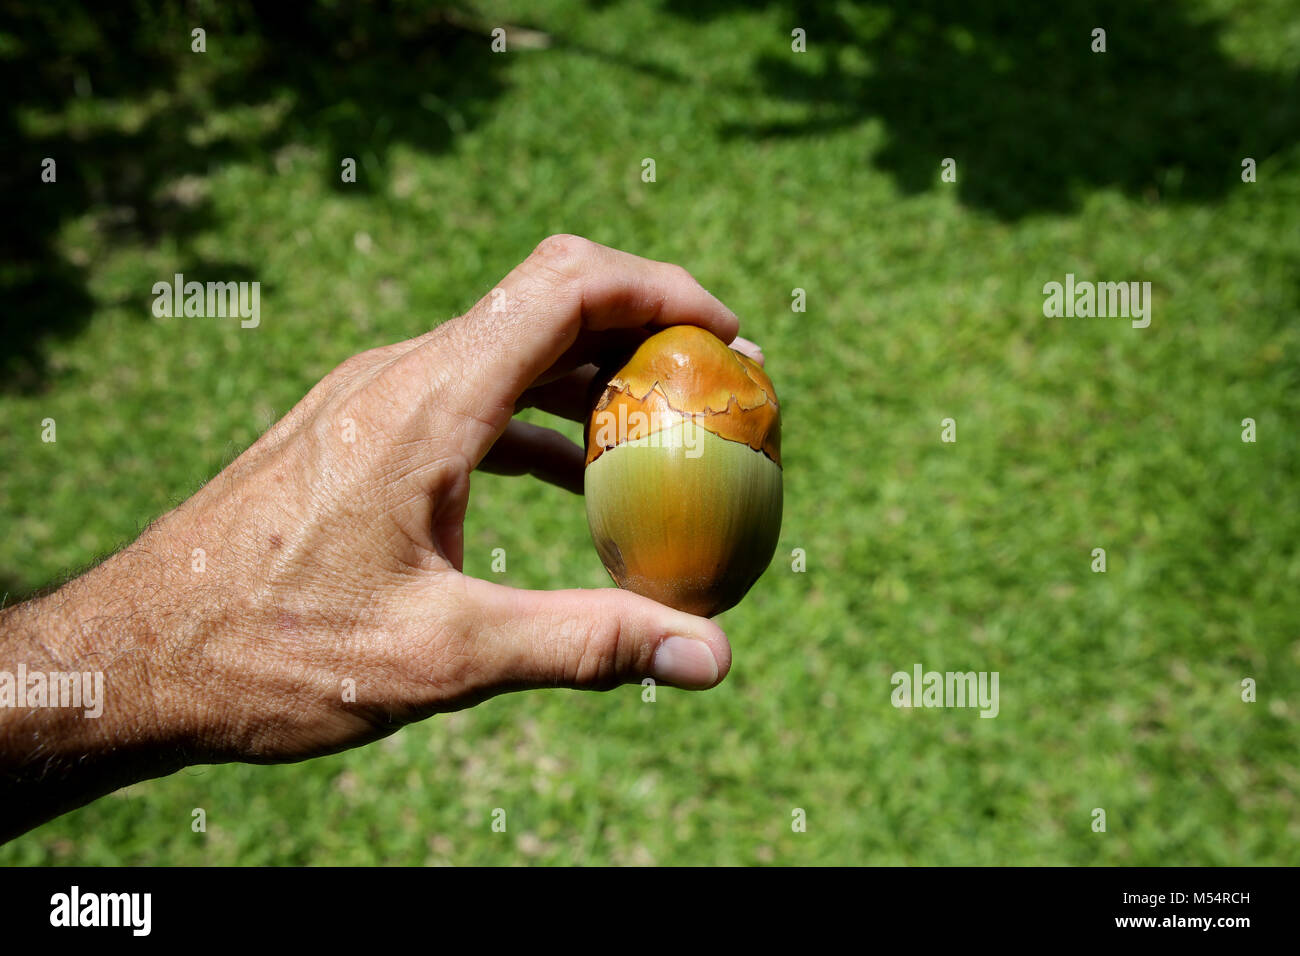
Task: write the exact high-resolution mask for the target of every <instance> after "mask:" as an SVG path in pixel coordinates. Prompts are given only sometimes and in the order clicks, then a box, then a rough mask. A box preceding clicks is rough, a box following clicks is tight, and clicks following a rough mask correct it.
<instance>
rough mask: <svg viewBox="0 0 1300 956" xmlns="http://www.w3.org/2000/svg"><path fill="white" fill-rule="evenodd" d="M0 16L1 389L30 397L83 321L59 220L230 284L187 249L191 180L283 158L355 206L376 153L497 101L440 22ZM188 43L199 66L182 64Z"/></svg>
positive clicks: (162, 7)
mask: <svg viewBox="0 0 1300 956" xmlns="http://www.w3.org/2000/svg"><path fill="white" fill-rule="evenodd" d="M2 7H3V11H4V16H3V18H0V23H2V24H3V26H0V41H3V42H2V43H0V83H2V84H3V86H2V87H0V88H3V89H5V90H8V91H10V95H9V97H8V98H7V105H6V106H5V107H4V108H3V110H2V111H0V140H2V141H3V142H4V143H5V152H6V162H5V163H4V164H3V169H2V170H0V217H2V218H3V221H4V222H5V224H6V228H5V229H4V230H2V231H0V257H2V258H0V262H2V263H3V264H2V265H0V300H2V301H3V308H2V309H0V336H3V343H4V345H3V353H0V390H3V391H10V392H21V393H34V392H39V391H41V390H42V389H44V388H45V387H46V386H47V384H48V377H49V369H48V365H47V362H46V360H45V356H46V352H47V346H48V344H49V342H50V341H51V340H52V339H58V338H63V337H67V336H71V335H74V334H75V333H77V332H78V331H79V330H80V329H82V328H83V327H84V325H85V323H86V322H87V321H88V320H89V318H90V315H91V314H92V311H93V309H94V307H95V305H96V303H95V302H94V301H93V296H92V295H91V293H90V291H89V290H88V289H87V285H86V281H87V267H88V263H86V262H85V261H82V260H84V255H83V256H80V257H79V256H77V255H75V254H69V253H68V252H67V250H66V249H65V248H63V246H62V244H61V232H62V231H63V230H64V229H65V227H66V226H67V225H68V224H69V223H70V222H71V221H73V220H77V219H79V218H81V217H83V216H86V214H87V213H89V214H91V221H92V224H93V229H94V231H95V232H96V233H97V234H98V236H99V238H100V239H101V240H102V242H103V244H104V245H105V246H117V245H123V244H150V245H152V244H156V243H158V242H160V241H161V240H162V239H164V237H165V238H167V239H168V240H170V241H173V242H175V243H176V245H177V246H178V248H179V249H180V253H181V254H180V260H181V261H183V262H185V263H186V267H187V268H186V271H187V272H189V271H191V270H192V271H193V273H194V275H193V276H192V277H193V278H195V279H199V280H200V281H203V280H208V279H216V280H223V281H224V280H231V279H236V278H242V276H235V275H232V274H227V273H229V272H230V268H231V264H230V263H229V262H225V263H208V262H205V260H204V258H203V257H202V256H200V255H198V254H197V253H196V252H194V251H193V250H192V249H190V240H191V238H192V237H194V236H195V235H196V234H198V233H200V232H202V231H203V230H205V229H206V228H207V227H209V226H210V225H211V224H212V215H211V207H210V202H209V200H208V198H207V196H206V192H205V190H204V189H203V188H202V180H203V179H204V178H205V177H207V176H208V175H210V174H211V173H213V172H214V171H216V170H217V169H219V168H220V167H221V166H223V165H225V164H228V163H231V162H236V161H240V162H253V163H256V162H270V161H271V159H272V157H273V156H274V155H275V152H276V150H278V149H280V148H282V147H284V146H287V145H290V144H303V145H305V146H308V147H313V148H316V149H318V150H319V151H320V152H322V153H323V155H324V156H325V157H326V162H325V168H323V169H322V171H321V175H323V176H325V177H326V179H327V181H328V182H329V183H330V184H331V185H332V186H333V187H334V188H337V189H341V190H356V191H358V192H365V191H367V190H370V189H372V188H374V184H375V182H376V181H377V180H381V179H382V172H383V168H384V165H385V163H386V161H387V157H388V153H389V151H390V150H391V149H392V148H393V146H394V145H397V144H399V143H400V144H406V145H409V146H411V147H414V148H416V149H419V150H423V151H426V152H434V153H436V152H441V151H443V150H446V149H447V148H448V147H449V146H450V144H451V142H452V140H453V139H454V137H455V136H456V135H457V134H458V133H460V132H462V131H465V130H468V129H472V128H473V127H474V126H475V125H476V124H477V123H479V122H480V121H481V120H482V118H483V117H484V116H485V114H486V112H487V110H488V109H489V108H490V106H491V104H492V103H493V101H494V100H495V99H496V97H497V96H498V94H499V93H500V92H501V91H502V90H503V89H504V83H503V81H502V78H501V75H500V73H501V70H502V66H501V64H502V63H503V62H504V59H505V58H503V57H496V56H493V55H492V53H491V50H490V42H491V38H490V35H489V34H490V29H489V28H488V27H486V26H481V25H479V24H478V23H477V22H476V21H475V19H474V17H473V15H472V14H468V13H466V12H464V11H463V10H453V9H449V8H447V7H446V6H445V5H433V6H426V5H422V4H405V3H399V2H381V3H375V4H368V5H364V6H353V5H341V6H339V7H338V8H333V7H325V6H322V5H315V4H297V3H275V4H272V3H266V4H253V3H249V2H246V3H234V4H222V5H221V6H212V7H204V8H202V10H203V12H202V13H201V14H200V13H193V14H192V13H191V12H190V11H191V10H192V9H197V8H194V7H193V6H192V5H191V4H186V3H181V2H176V0H172V2H163V3H157V4H134V5H118V4H103V5H86V6H85V7H77V6H74V5H70V4H49V5H38V4H16V3H3V4H2ZM194 27H202V28H203V29H204V30H205V31H206V52H203V53H196V52H193V51H192V49H191V42H192V40H191V30H192V29H193V28H194ZM47 157H48V158H50V159H53V160H54V161H55V163H56V164H57V165H56V172H57V179H56V181H55V182H52V183H44V182H42V179H41V174H42V168H43V162H44V160H45V159H46V158H47ZM344 157H352V158H355V159H356V160H357V166H358V176H357V182H356V183H355V184H347V185H345V184H343V183H342V181H341V177H340V175H339V172H340V162H341V160H342V159H343V158H344ZM196 183H198V184H199V186H198V187H196V185H195V184H196ZM232 251H233V250H232ZM235 255H238V253H237V252H236V253H235ZM250 265H251V266H255V265H256V263H252V264H250ZM218 268H219V269H222V270H225V271H224V272H221V273H219V274H218V273H216V272H215V271H214V270H215V269H218ZM157 278H158V279H159V280H170V278H171V277H170V275H167V276H161V275H160V276H158V277H157ZM147 292H148V290H147V289H145V290H142V301H147V298H145V295H146V294H147ZM147 317H148V312H147V310H142V311H141V318H142V319H147Z"/></svg>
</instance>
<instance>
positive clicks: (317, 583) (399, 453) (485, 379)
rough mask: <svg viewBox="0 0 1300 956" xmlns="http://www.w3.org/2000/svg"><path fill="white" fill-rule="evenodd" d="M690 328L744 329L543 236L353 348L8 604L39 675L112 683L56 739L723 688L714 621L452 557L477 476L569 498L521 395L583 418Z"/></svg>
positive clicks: (570, 455) (251, 734)
mask: <svg viewBox="0 0 1300 956" xmlns="http://www.w3.org/2000/svg"><path fill="white" fill-rule="evenodd" d="M676 323H692V324H696V325H700V326H702V327H704V328H706V329H708V330H709V331H711V332H713V333H714V334H716V335H717V336H718V337H719V338H721V339H722V340H723V341H731V340H732V339H733V338H734V337H735V335H736V331H737V320H736V317H735V316H734V315H733V314H732V313H731V312H730V311H729V310H728V309H727V308H726V307H725V306H723V305H722V304H721V303H720V302H718V301H717V300H716V299H714V298H713V297H712V296H711V295H710V294H709V293H708V292H706V291H705V290H704V289H703V288H702V287H701V286H700V285H699V284H698V283H697V282H696V281H695V280H694V279H692V278H691V277H690V275H689V274H688V273H687V272H685V271H684V270H683V269H681V268H679V267H677V266H672V265H667V264H663V263H658V262H652V261H649V260H645V259H641V258H638V257H636V256H632V255H628V254H626V253H622V252H617V251H615V250H612V249H608V248H605V247H603V246H599V245H596V244H594V243H591V242H588V241H586V240H583V239H579V238H577V237H573V236H554V237H551V238H550V239H547V240H546V241H544V242H543V243H541V245H539V246H538V247H537V249H536V250H535V251H534V252H533V254H532V255H530V256H529V257H528V259H527V260H526V261H525V262H524V263H523V264H521V265H520V266H519V267H517V268H516V269H515V270H514V271H512V272H511V273H510V274H509V275H508V276H507V277H506V278H505V279H504V280H502V282H501V284H500V286H499V287H498V288H497V289H494V290H492V292H491V293H490V294H489V295H488V296H485V297H484V298H483V300H482V301H480V302H479V303H478V304H477V305H476V306H475V307H474V308H473V309H471V310H470V311H469V312H468V313H467V314H466V315H464V316H462V317H460V318H457V319H453V320H451V321H448V322H446V323H444V324H443V325H441V326H439V327H437V328H435V329H434V330H433V331H431V332H429V333H427V334H425V335H422V336H420V337H419V338H416V339H412V340H410V341H407V342H402V343H398V344H395V345H390V346H386V347H384V348H378V349H374V350H372V351H368V352H364V353H362V354H360V355H357V356H354V357H353V358H350V359H348V360H347V361H345V362H344V363H343V364H342V365H340V366H339V367H338V368H336V369H335V370H334V371H333V372H331V373H330V374H329V375H327V376H326V377H325V378H324V379H323V380H322V381H321V382H320V383H319V384H318V385H316V387H315V388H313V389H312V390H311V391H310V393H308V395H307V396H306V397H305V398H304V399H303V400H302V401H301V402H300V403H299V404H298V405H297V406H296V407H295V408H294V409H293V410H292V411H291V412H290V413H289V414H288V415H286V416H285V417H284V418H283V419H282V420H281V421H280V422H278V423H277V424H276V425H275V426H273V427H272V428H271V429H270V430H269V431H268V432H267V433H266V434H265V435H263V436H262V437H261V438H260V439H259V440H258V441H257V442H256V443H254V444H253V445H252V446H251V447H250V448H249V449H248V450H247V451H246V452H244V454H242V455H241V456H240V457H239V458H238V459H236V460H235V461H234V462H233V463H232V464H231V465H230V466H229V467H228V468H226V469H225V470H224V471H223V472H221V473H220V474H219V475H217V476H216V477H215V478H214V479H213V480H212V481H210V482H209V483H208V484H207V485H206V486H205V487H204V488H203V489H201V490H200V491H199V492H198V493H197V494H195V495H194V496H193V497H192V498H190V499H189V500H188V501H186V502H185V503H184V504H182V505H181V506H180V507H178V508H177V509H175V510H174V511H172V512H170V513H169V514H167V515H165V516H164V517H162V518H161V519H159V520H158V521H157V522H156V523H154V524H153V525H152V526H151V527H150V528H149V529H148V531H146V533H145V534H144V535H142V536H141V537H140V539H138V540H137V541H136V542H135V543H134V544H132V545H131V546H130V547H128V548H127V549H125V550H124V551H123V552H121V553H119V554H118V555H115V556H114V557H113V558H111V559H109V560H108V561H106V562H105V563H104V564H102V565H100V566H99V567H98V568H96V569H95V570H94V571H92V572H90V573H89V574H87V575H85V576H83V577H82V578H80V579H77V580H76V581H74V582H72V583H71V584H69V585H67V586H65V587H64V588H63V589H61V590H60V591H58V592H56V593H55V594H54V595H51V596H50V597H48V598H44V599H41V600H40V601H34V602H29V604H28V605H22V606H20V607H19V608H16V609H13V611H12V612H8V613H7V616H6V617H4V618H0V628H2V629H3V631H4V632H5V633H10V632H13V631H14V630H15V629H17V630H19V631H25V632H27V633H31V632H35V631H43V632H44V633H45V634H46V637H45V638H44V639H43V640H41V641H37V644H38V645H39V647H40V648H41V650H42V651H46V650H50V649H51V648H53V653H52V654H51V655H50V657H51V664H50V666H53V665H54V664H60V663H62V664H65V665H66V664H68V662H69V661H72V662H74V664H73V666H75V667H77V668H80V669H92V668H98V669H102V670H104V672H105V674H106V679H107V682H108V690H107V694H106V697H107V703H106V707H105V714H104V718H103V721H104V722H102V723H99V724H98V725H97V726H96V727H94V728H84V729H81V730H79V731H77V732H72V731H71V730H68V732H67V733H65V734H62V735H59V734H55V735H53V740H54V743H53V746H54V748H55V749H56V750H58V748H60V747H63V748H64V749H66V750H67V751H68V753H67V756H69V757H71V756H75V755H76V754H78V753H81V754H83V755H84V752H85V751H86V750H88V749H89V750H94V749H96V748H103V747H112V746H113V745H114V741H117V742H118V744H120V741H121V739H122V737H123V735H127V736H129V737H130V739H131V740H133V741H134V742H135V746H134V749H135V750H137V751H143V752H145V753H149V752H151V751H152V752H156V751H158V750H160V749H163V750H167V749H170V750H174V751H176V752H177V753H180V754H183V759H178V762H180V763H182V764H183V763H196V762H215V761H227V760H244V761H255V762H275V761H286V760H297V759H303V758H307V757H311V756H315V755H318V754H324V753H329V752H333V751H337V750H340V749H344V748H346V747H350V746H355V745H358V744H362V743H365V742H367V741H370V740H373V739H376V738H377V737H380V736H383V735H385V734H388V733H391V732H392V731H393V730H395V729H397V728H398V727H399V726H401V725H402V724H405V723H408V722H410V721H413V720H418V719H421V718H423V717H426V716H428V715H430V714H433V713H437V712H442V711H450V710H456V709H460V708H464V707H467V706H471V705H473V704H475V703H477V702H479V701H482V700H483V699H485V698H487V697H490V696H493V695H495V694H498V693H502V692H504V691H509V690H517V689H524V688H536V687H573V688H588V689H606V688H610V687H613V686H616V685H618V684H620V683H624V682H629V681H640V680H642V679H643V678H646V677H650V678H653V679H655V680H656V681H659V682H663V683H667V684H673V685H676V686H679V687H686V688H706V687H711V686H713V685H714V684H716V683H718V682H719V681H720V680H721V679H722V678H723V677H724V676H725V675H726V673H727V670H728V668H729V666H730V660H731V654H730V647H729V645H728V643H727V640H726V638H725V636H724V635H723V633H722V631H721V630H720V629H719V628H718V627H717V625H716V624H714V623H712V622H710V621H708V620H705V619H702V618H698V617H694V616H692V615H689V614H685V613H682V612H679V611H675V610H672V609H670V608H667V607H664V606H662V605H660V604H657V603H655V602H654V601H651V600H649V599H648V598H644V597H641V596H639V595H636V594H632V593H630V592H626V591H620V590H617V589H612V588H609V589H601V590H569V591H550V592H534V591H523V590H517V589H515V588H510V587H504V586H501V585H498V584H493V583H489V582H487V581H483V580H479V579H476V578H472V577H468V576H466V575H464V574H463V573H462V551H463V521H464V516H465V511H466V506H467V503H468V495H469V486H470V475H471V472H473V471H474V470H475V468H477V467H479V466H480V465H482V466H483V467H486V468H488V469H495V470H498V471H502V472H506V473H532V474H535V475H537V476H539V477H543V478H545V479H547V480H550V481H553V482H555V483H557V484H560V485H563V486H565V487H568V488H570V489H576V490H580V489H581V481H582V478H581V476H582V466H583V461H584V456H583V451H582V449H581V448H579V447H578V446H577V445H576V444H574V443H573V442H571V441H569V440H568V439H566V438H564V437H563V436H561V435H559V434H558V433H557V432H554V431H552V430H549V429H545V428H541V427H538V426H535V425H528V424H525V423H522V422H516V421H513V420H512V416H513V415H514V414H515V412H516V410H517V409H519V408H522V407H527V406H536V407H540V408H542V409H544V410H547V411H552V412H555V413H557V414H561V415H565V416H567V417H570V418H575V419H579V420H580V419H581V417H582V416H583V415H584V414H585V411H586V405H585V402H586V395H587V388H588V386H589V384H590V381H591V377H592V374H593V369H592V367H591V365H590V363H591V361H592V360H593V359H594V358H596V357H597V356H598V355H599V354H600V352H601V351H602V348H607V347H609V346H610V345H611V344H612V343H616V342H624V343H625V340H626V339H627V338H628V337H629V336H632V337H635V336H637V335H638V334H639V335H642V336H643V335H644V334H647V333H645V332H644V331H638V330H642V329H644V328H646V327H651V328H653V327H655V326H664V325H671V324H676ZM741 341H742V342H743V340H741ZM746 346H747V343H746V345H745V346H740V347H746ZM195 549H202V550H203V553H204V560H203V565H204V567H203V570H202V572H201V573H200V572H196V571H195V569H194V567H193V564H192V560H193V559H192V556H193V555H194V554H195ZM53 622H57V623H56V624H55V627H54V630H55V631H59V632H62V633H66V634H69V635H71V637H69V638H68V640H67V641H66V642H64V643H59V641H58V640H54V642H53V643H51V639H50V637H49V630H50V627H51V624H52V623H53ZM14 646H15V645H14V644H13V643H12V642H11V643H10V644H9V645H8V646H7V649H11V648H13V647H14ZM18 646H22V645H21V643H20V644H19V645H18ZM36 656H37V657H39V656H40V654H39V653H37V654H36ZM28 666H29V668H30V667H32V666H33V664H31V663H29V665H28ZM37 666H39V661H38V662H37ZM349 688H351V689H353V690H354V697H353V696H352V695H350V694H349V693H348V692H347V691H348V690H349ZM86 723H89V722H88V721H83V724H86ZM65 729H66V728H65ZM87 735H89V737H87ZM18 736H20V735H18ZM18 736H16V735H15V733H14V732H13V730H12V727H11V728H10V733H9V734H7V735H5V734H0V740H4V741H5V742H6V746H5V750H6V751H8V753H9V755H10V756H12V750H11V749H10V747H11V746H12V744H13V742H14V741H15V740H17V739H18ZM50 740H51V735H50V734H48V733H47V734H46V743H45V745H44V746H45V747H46V750H47V751H48V749H49V747H50V746H51V744H50V743H49V741H50ZM47 756H48V753H47ZM6 762H9V761H6ZM170 769H174V767H172V768H170ZM156 772H158V769H157V768H154V769H153V771H152V772H145V773H143V774H141V775H145V776H147V775H155V774H156Z"/></svg>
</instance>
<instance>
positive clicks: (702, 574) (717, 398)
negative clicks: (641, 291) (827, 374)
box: [583, 325, 782, 617]
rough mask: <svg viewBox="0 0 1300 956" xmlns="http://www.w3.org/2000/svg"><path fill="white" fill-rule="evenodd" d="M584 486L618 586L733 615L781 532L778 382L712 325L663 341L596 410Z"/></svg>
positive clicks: (658, 337)
mask: <svg viewBox="0 0 1300 956" xmlns="http://www.w3.org/2000/svg"><path fill="white" fill-rule="evenodd" d="M598 387H599V386H598ZM583 483H584V491H585V494H586V499H587V524H588V525H589V526H590V528H591V537H592V540H593V541H594V542H595V544H596V550H597V552H599V554H600V559H601V561H602V562H603V563H604V565H605V569H606V570H607V571H609V573H610V576H611V577H612V578H613V579H614V582H615V583H616V584H618V586H619V587H621V588H627V589H628V590H630V591H635V592H637V593H638V594H644V595H646V596H647V597H651V598H654V599H655V600H656V601H659V602H660V603H662V604H667V605H668V606H670V607H674V608H677V609H678V610H682V611H688V612H690V613H692V614H699V615H703V616H705V617H711V616H713V615H715V614H719V613H721V612H722V611H725V610H727V609H728V608H731V607H735V605H736V604H738V603H739V602H740V599H741V598H743V597H744V596H745V594H746V593H748V591H749V589H750V588H751V587H753V585H754V582H755V581H757V580H758V577H759V575H761V574H762V573H763V571H764V570H765V569H766V568H767V565H768V563H769V562H770V561H771V560H772V554H773V553H774V552H775V551H776V542H777V538H778V536H779V535H780V533H781V503H782V499H781V410H780V406H779V404H778V403H777V398H776V390H775V389H774V388H773V387H772V380H771V379H770V378H768V377H767V374H766V373H765V372H764V371H763V369H762V366H760V365H759V364H758V363H756V362H754V361H753V360H751V359H750V358H749V357H747V356H745V355H742V354H740V353H739V352H737V351H734V350H733V349H730V348H728V347H727V346H726V345H725V344H724V343H723V342H722V341H721V340H720V339H718V338H717V337H716V336H714V335H713V334H712V333H710V332H706V331H705V330H704V329H701V328H697V327H696V326H692V325H675V326H672V327H670V328H667V329H664V330H663V331H662V332H658V333H656V334H655V335H653V336H651V337H650V338H648V339H646V341H645V342H643V343H642V344H641V345H640V347H639V348H637V350H636V351H635V352H634V353H633V355H632V357H631V358H630V359H629V360H628V361H627V363H626V364H625V365H623V366H622V368H620V369H619V370H618V371H617V372H616V373H614V375H613V376H612V377H610V378H609V379H608V382H607V383H606V384H605V385H604V387H603V390H602V391H601V392H600V393H599V396H598V398H597V399H596V401H595V403H594V406H593V408H592V411H591V414H590V416H589V417H588V420H587V467H586V471H585V473H584V481H583Z"/></svg>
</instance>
